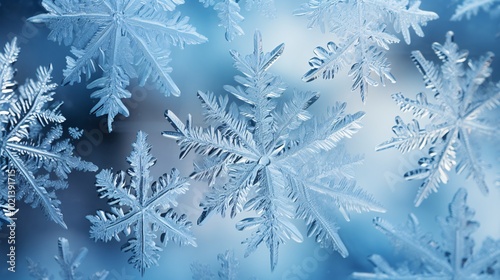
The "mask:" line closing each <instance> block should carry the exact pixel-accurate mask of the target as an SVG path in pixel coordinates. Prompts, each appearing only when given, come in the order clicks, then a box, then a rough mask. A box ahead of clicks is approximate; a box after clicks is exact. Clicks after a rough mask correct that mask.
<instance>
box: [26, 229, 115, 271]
mask: <svg viewBox="0 0 500 280" xmlns="http://www.w3.org/2000/svg"><path fill="white" fill-rule="evenodd" d="M57 244H58V249H59V250H58V253H57V255H56V256H55V259H56V261H57V264H59V267H60V269H61V270H60V272H59V275H60V277H61V279H62V280H81V279H84V277H83V273H82V272H81V270H80V269H79V268H80V265H81V264H82V262H83V260H84V259H85V257H86V256H87V253H88V249H87V248H85V247H82V248H80V250H79V251H78V254H76V255H74V254H73V252H71V251H70V249H69V241H68V239H66V238H63V237H59V239H58V241H57ZM27 261H28V271H29V275H30V276H31V278H33V279H36V280H49V279H54V278H53V275H52V274H51V273H49V271H48V270H47V269H46V268H43V267H42V266H41V265H40V264H39V263H38V262H35V261H33V260H31V259H30V258H28V259H27ZM108 274H109V272H108V271H106V270H101V271H99V272H96V273H94V274H93V275H89V276H88V278H86V279H89V280H105V279H107V277H108Z"/></svg>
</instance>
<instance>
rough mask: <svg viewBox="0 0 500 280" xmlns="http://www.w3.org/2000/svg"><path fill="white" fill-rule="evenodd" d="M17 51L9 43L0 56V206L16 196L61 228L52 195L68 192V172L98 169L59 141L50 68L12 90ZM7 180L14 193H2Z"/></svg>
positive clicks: (61, 119)
mask: <svg viewBox="0 0 500 280" xmlns="http://www.w3.org/2000/svg"><path fill="white" fill-rule="evenodd" d="M19 50H20V49H19V47H18V46H17V45H16V39H14V40H13V41H12V42H11V43H7V44H6V45H5V48H4V52H3V53H1V54H0V83H1V90H2V91H1V93H0V163H1V169H2V170H1V173H2V175H1V176H0V179H1V186H2V187H1V191H0V204H4V206H6V207H7V208H9V207H8V206H7V205H5V202H7V198H8V197H9V196H12V197H14V196H15V199H16V200H17V201H21V200H24V202H26V203H27V204H29V205H31V206H32V207H34V208H35V207H40V208H41V209H42V210H43V212H44V213H45V215H46V216H47V218H49V219H50V220H52V221H54V222H56V223H57V224H59V225H61V226H62V227H64V228H66V224H65V223H64V221H63V214H62V212H61V209H60V204H61V201H59V199H58V198H57V196H56V191H57V190H61V189H66V188H67V187H68V182H67V179H68V174H69V173H71V172H72V171H73V170H81V171H96V170H97V167H96V166H95V165H93V164H92V163H90V162H86V161H83V160H82V159H81V158H80V157H78V156H75V155H73V150H74V146H73V144H71V142H70V140H69V139H64V138H63V128H62V123H63V122H64V121H65V118H64V116H63V115H62V114H61V112H60V107H61V106H62V102H55V101H54V94H55V92H54V90H55V89H56V87H57V86H56V84H54V83H52V81H51V72H52V67H51V66H50V67H48V68H47V67H39V68H38V69H37V71H36V80H32V79H28V80H26V82H25V83H24V84H23V85H17V84H16V82H15V81H14V73H15V70H14V68H13V67H12V64H13V63H14V62H15V61H16V60H17V56H18V54H19ZM7 174H14V181H15V182H14V185H15V190H7V188H8V187H7V186H8V185H9V184H8V180H9V178H10V179H11V180H12V177H10V176H8V175H7ZM8 191H12V192H13V193H12V192H8ZM4 208H5V207H4ZM8 210H9V212H11V211H15V209H8ZM4 220H5V219H4Z"/></svg>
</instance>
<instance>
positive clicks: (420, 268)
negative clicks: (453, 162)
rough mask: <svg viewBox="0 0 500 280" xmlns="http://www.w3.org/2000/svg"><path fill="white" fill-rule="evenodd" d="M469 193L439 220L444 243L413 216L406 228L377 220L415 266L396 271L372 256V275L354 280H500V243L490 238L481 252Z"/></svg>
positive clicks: (359, 275)
mask: <svg viewBox="0 0 500 280" xmlns="http://www.w3.org/2000/svg"><path fill="white" fill-rule="evenodd" d="M466 199H467V192H466V191H465V189H459V190H458V191H457V193H456V194H455V196H454V198H453V200H452V202H451V203H450V205H449V215H448V216H447V217H446V218H442V217H439V218H438V222H439V226H440V228H441V233H442V234H441V237H442V238H441V239H435V238H433V237H432V236H431V235H430V234H424V233H422V231H421V229H420V228H419V224H418V219H417V218H416V217H415V216H414V215H413V214H411V215H410V217H409V220H408V223H407V225H406V227H395V226H393V225H392V224H390V223H389V222H387V221H384V220H382V219H380V218H375V219H374V224H375V226H376V228H377V229H378V230H380V231H381V232H383V233H384V234H385V235H387V236H388V237H389V238H390V239H391V240H392V241H393V243H394V244H396V245H397V246H398V247H400V248H404V249H406V250H408V252H409V253H411V255H412V256H414V257H412V260H413V262H410V264H412V265H409V264H408V263H407V264H403V265H401V266H399V267H398V268H393V267H392V266H391V265H390V264H388V263H387V262H386V261H385V260H384V258H383V257H381V256H380V255H372V256H371V257H370V261H371V262H372V263H373V265H374V266H375V271H374V272H373V273H364V272H355V273H354V274H353V278H354V279H408V280H410V279H415V280H417V279H436V280H438V279H443V280H445V279H455V280H469V279H499V277H500V268H499V267H498V263H500V241H499V240H493V239H490V238H487V239H486V240H485V241H484V242H483V245H482V247H481V249H480V250H477V248H474V247H475V242H474V239H473V238H472V234H473V233H474V232H475V231H476V230H477V229H478V228H479V223H478V222H476V221H474V220H472V218H473V217H474V210H472V209H470V208H469V207H468V206H467V204H466V202H467V201H466Z"/></svg>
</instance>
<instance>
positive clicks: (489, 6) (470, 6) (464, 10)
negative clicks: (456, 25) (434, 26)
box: [451, 0, 500, 21]
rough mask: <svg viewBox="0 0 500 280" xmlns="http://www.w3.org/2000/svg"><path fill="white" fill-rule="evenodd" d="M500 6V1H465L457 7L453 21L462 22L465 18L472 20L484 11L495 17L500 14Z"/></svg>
mask: <svg viewBox="0 0 500 280" xmlns="http://www.w3.org/2000/svg"><path fill="white" fill-rule="evenodd" d="M455 1H457V0H455ZM499 4H500V1H499V0H463V3H462V4H460V5H458V6H457V9H456V10H455V14H453V16H452V17H451V20H455V21H457V20H462V19H463V18H464V17H465V18H466V19H470V18H471V17H473V16H476V15H477V14H478V13H479V11H480V10H484V11H485V12H489V13H491V14H492V15H494V14H497V13H498V12H500V5H499Z"/></svg>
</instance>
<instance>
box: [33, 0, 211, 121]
mask: <svg viewBox="0 0 500 280" xmlns="http://www.w3.org/2000/svg"><path fill="white" fill-rule="evenodd" d="M183 3H184V0H116V1H115V0H113V1H112V0H102V1H89V0H87V1H65V0H43V2H42V4H43V6H44V8H45V9H46V10H47V11H48V13H47V14H41V15H37V16H34V17H31V18H30V19H29V20H30V21H32V22H37V23H45V24H47V26H48V27H49V28H50V29H51V30H52V32H51V33H50V34H49V39H51V40H53V41H57V42H59V43H64V44H65V45H72V48H71V53H72V54H73V56H68V57H66V63H67V67H66V69H65V70H64V72H63V73H64V82H63V83H65V84H67V83H69V84H73V83H75V82H77V83H79V82H80V81H81V78H82V75H85V76H86V77H87V79H89V78H90V76H91V75H92V73H94V72H95V71H96V70H97V67H100V68H101V69H102V71H103V76H102V77H100V78H97V79H95V80H94V81H92V82H91V83H89V84H88V86H87V88H89V89H93V90H95V91H94V92H93V93H92V94H91V97H92V98H97V99H99V102H98V103H97V104H96V105H95V106H94V107H93V108H92V110H91V112H92V113H94V114H96V115H97V116H102V115H108V129H109V131H111V130H112V123H113V119H114V117H115V116H116V115H117V114H122V115H123V116H125V117H128V115H129V111H128V109H127V108H126V106H125V104H123V101H122V99H124V98H130V97H131V93H130V92H129V91H128V90H127V89H126V88H127V86H128V85H129V83H130V79H131V78H136V77H137V78H139V82H140V85H144V84H145V83H146V81H147V80H149V81H151V82H153V83H154V84H155V85H156V87H157V88H158V89H159V90H160V91H161V92H163V93H164V94H165V96H169V95H170V94H172V95H174V96H179V94H180V90H179V88H178V87H177V85H176V84H175V83H174V81H173V80H172V78H171V77H170V73H171V72H172V68H171V67H170V66H169V63H170V61H171V58H170V49H171V47H172V46H178V47H180V48H183V47H184V45H186V44H200V43H203V42H205V41H206V40H207V39H206V38H205V37H204V36H202V35H200V34H198V33H197V32H196V29H195V28H194V27H192V26H191V25H189V24H188V20H189V18H188V17H183V16H181V15H180V13H179V12H175V8H176V6H177V5H179V4H183Z"/></svg>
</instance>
